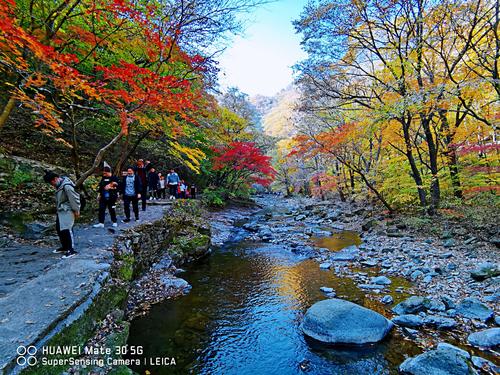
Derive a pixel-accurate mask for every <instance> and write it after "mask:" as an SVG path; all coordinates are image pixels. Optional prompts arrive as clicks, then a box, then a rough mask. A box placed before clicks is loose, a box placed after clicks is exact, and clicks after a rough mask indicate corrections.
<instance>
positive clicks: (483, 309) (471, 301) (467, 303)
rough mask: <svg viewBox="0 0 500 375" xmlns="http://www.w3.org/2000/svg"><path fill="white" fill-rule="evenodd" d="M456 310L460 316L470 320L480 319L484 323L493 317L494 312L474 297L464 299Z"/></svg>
mask: <svg viewBox="0 0 500 375" xmlns="http://www.w3.org/2000/svg"><path fill="white" fill-rule="evenodd" d="M456 310H457V313H458V314H459V315H462V316H464V317H466V318H470V319H478V320H481V321H483V322H486V321H487V320H489V319H491V318H492V317H493V311H492V310H491V309H490V308H489V307H488V306H486V305H485V304H484V303H482V302H481V301H479V300H478V299H476V298H472V297H469V298H464V299H463V300H462V301H461V302H460V303H459V304H458V305H457V308H456Z"/></svg>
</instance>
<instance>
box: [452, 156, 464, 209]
mask: <svg viewBox="0 0 500 375" xmlns="http://www.w3.org/2000/svg"><path fill="white" fill-rule="evenodd" d="M448 168H450V178H451V185H452V187H453V195H454V196H455V197H456V198H459V199H463V197H464V194H463V192H462V184H461V183H460V176H459V174H458V158H457V151H456V150H455V148H452V149H451V150H450V151H449V154H448Z"/></svg>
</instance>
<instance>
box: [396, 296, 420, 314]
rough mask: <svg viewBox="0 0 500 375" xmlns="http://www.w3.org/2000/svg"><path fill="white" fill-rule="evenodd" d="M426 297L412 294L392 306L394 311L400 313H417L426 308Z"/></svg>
mask: <svg viewBox="0 0 500 375" xmlns="http://www.w3.org/2000/svg"><path fill="white" fill-rule="evenodd" d="M425 303H426V298H424V297H420V296H411V297H410V298H408V299H406V300H404V301H403V302H400V303H398V304H397V305H396V306H394V307H393V308H392V311H393V312H394V313H396V314H398V315H404V314H415V313H418V312H420V311H424V310H425V305H424V304H425Z"/></svg>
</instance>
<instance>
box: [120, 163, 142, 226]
mask: <svg viewBox="0 0 500 375" xmlns="http://www.w3.org/2000/svg"><path fill="white" fill-rule="evenodd" d="M142 191H143V189H142V181H141V179H140V178H139V176H137V175H136V174H135V173H134V169H133V168H132V167H129V168H128V169H127V174H126V175H125V176H124V177H123V181H122V184H121V193H122V197H123V208H124V210H125V219H124V220H123V222H124V223H128V222H129V221H130V203H132V208H133V210H134V215H135V221H139V199H141V194H142Z"/></svg>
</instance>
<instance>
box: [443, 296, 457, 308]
mask: <svg viewBox="0 0 500 375" xmlns="http://www.w3.org/2000/svg"><path fill="white" fill-rule="evenodd" d="M441 301H443V303H444V305H445V307H446V309H454V308H455V307H457V305H456V303H455V301H453V299H452V298H451V297H450V296H441Z"/></svg>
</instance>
